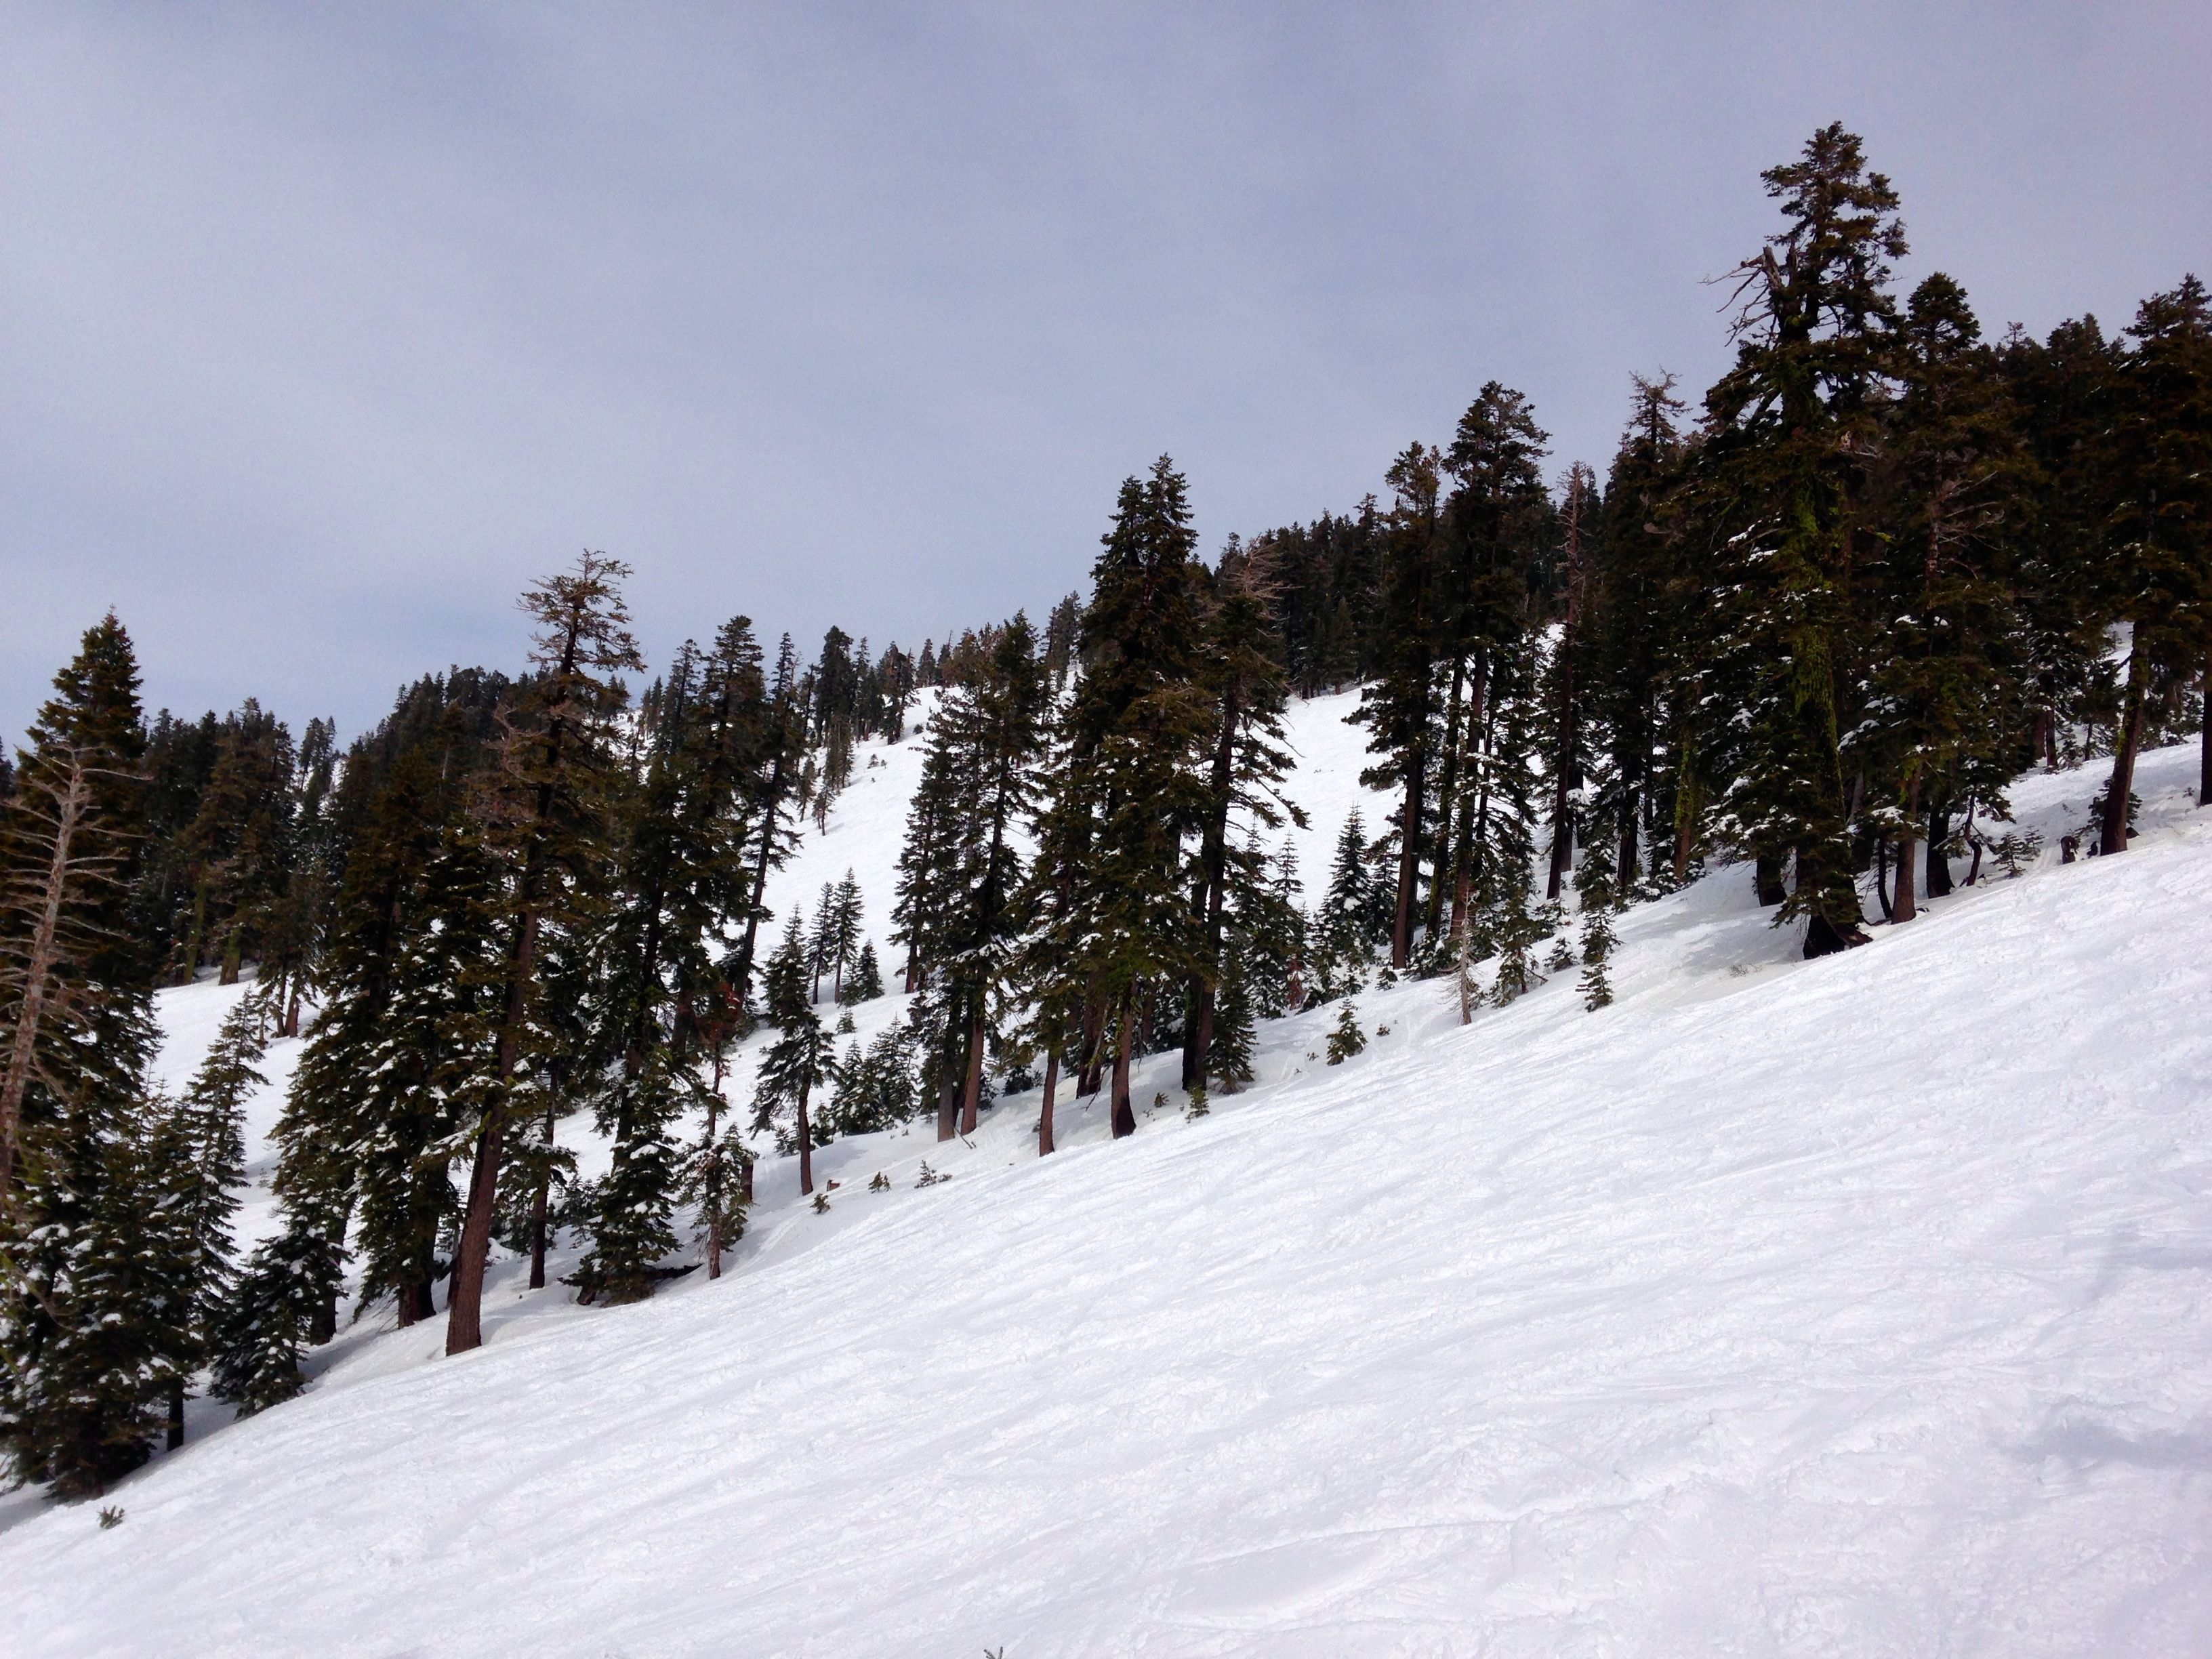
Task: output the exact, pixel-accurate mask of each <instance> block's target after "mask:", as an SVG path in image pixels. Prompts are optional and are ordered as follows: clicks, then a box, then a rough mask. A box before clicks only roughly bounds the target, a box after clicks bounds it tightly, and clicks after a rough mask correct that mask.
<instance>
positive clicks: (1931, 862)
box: [1928, 805, 1951, 898]
mask: <svg viewBox="0 0 2212 1659" xmlns="http://www.w3.org/2000/svg"><path fill="white" fill-rule="evenodd" d="M1950 839H1951V809H1950V808H1949V807H1948V805H1946V806H1936V807H1931V808H1930V809H1929V813H1928V896H1929V898H1948V897H1949V896H1951V855H1950V854H1948V853H1947V852H1945V851H1944V850H1943V846H1944V843H1945V842H1948V841H1949V840H1950Z"/></svg>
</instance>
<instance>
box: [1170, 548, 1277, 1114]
mask: <svg viewBox="0 0 2212 1659" xmlns="http://www.w3.org/2000/svg"><path fill="white" fill-rule="evenodd" d="M1269 588H1270V584H1269V581H1268V578H1267V571H1266V570H1265V569H1264V568H1257V567H1255V564H1254V562H1253V561H1252V559H1251V557H1250V556H1248V555H1246V554H1244V553H1243V552H1242V551H1241V550H1240V549H1238V548H1237V547H1236V546H1233V545H1232V547H1231V550H1229V552H1228V553H1226V554H1225V555H1224V556H1223V558H1222V565H1221V573H1220V579H1219V580H1218V583H1217V584H1216V589H1217V591H1216V593H1215V596H1214V605H1213V614H1212V618H1211V620H1210V623H1209V626H1208V628H1207V634H1206V653H1205V658H1204V667H1203V671H1202V678H1201V682H1200V689H1201V690H1202V691H1203V693H1204V695H1205V696H1206V697H1207V698H1209V699H1210V700H1211V701H1212V704H1213V732H1212V744H1211V747H1212V759H1211V764H1210V769H1209V771H1208V774H1207V777H1206V794H1205V798H1204V801H1203V804H1202V810H1201V815H1200V819H1199V823H1198V826H1197V828H1198V846H1197V849H1196V852H1197V857H1196V859H1195V860H1194V870H1193V877H1194V900H1193V909H1194V912H1195V914H1196V919H1197V921H1198V927H1199V952H1200V959H1201V961H1202V962H1203V963H1204V964H1205V966H1204V968H1203V969H1202V970H1201V971H1200V973H1198V974H1196V975H1193V976H1192V979H1191V981H1190V984H1189V989H1188V1007H1187V1010H1186V1012H1185V1016H1184V1036H1183V1087H1184V1088H1186V1089H1188V1088H1192V1087H1202V1086H1203V1085H1204V1084H1205V1081H1206V1078H1207V1077H1208V1076H1210V1075H1212V1074H1213V1072H1214V1068H1213V1067H1212V1064H1211V1061H1210V1060H1209V1058H1208V1050H1209V1049H1210V1048H1212V1042H1213V1032H1214V1023H1215V1017H1216V1012H1217V1004H1218V997H1219V994H1220V986H1221V983H1222V981H1223V980H1224V979H1225V976H1226V975H1227V974H1228V972H1229V957H1230V955H1231V940H1230V939H1229V930H1230V926H1231V913H1232V911H1236V912H1244V913H1249V912H1251V911H1253V910H1254V909H1255V908H1258V907H1259V906H1260V905H1261V904H1262V903H1264V902H1266V895H1267V879H1268V876H1269V871H1268V869H1267V860H1266V857H1265V855H1264V854H1262V853H1261V852H1260V850H1259V845H1258V842H1257V839H1256V837H1257V835H1258V832H1259V831H1260V830H1261V829H1263V828H1264V829H1281V828H1282V827H1283V824H1284V823H1285V821H1286V820H1287V821H1289V822H1291V823H1296V824H1297V827H1298V828H1300V829H1304V828H1305V827H1306V816H1305V813H1304V811H1303V810H1302V809H1301V808H1299V807H1298V806H1297V805H1295V804H1293V803H1292V802H1291V801H1290V800H1289V799H1287V798H1286V797H1285V794H1284V793H1283V780H1284V777H1285V774H1287V773H1288V772H1289V770H1290V769H1291V754H1290V751H1289V750H1288V749H1286V748H1285V746H1284V736H1283V709H1284V707H1285V702H1287V699H1288V692H1287V690H1286V687H1285V679H1284V675H1283V671H1282V670H1281V668H1280V667H1279V666H1278V665H1277V664H1276V662H1275V659H1274V657H1273V645H1274V639H1273V635H1274V632H1275V626H1274V620H1273V617H1272V616H1271V614H1270V612H1269V609H1268V593H1269ZM1240 823H1241V825H1242V826H1243V828H1244V829H1246V830H1247V831H1248V832H1249V833H1248V834H1247V835H1245V836H1238V835H1237V834H1236V829H1237V826H1238V825H1239V824H1240ZM1247 1000H1248V1005H1249V996H1248V999H1247ZM1246 1017H1247V1018H1249V1006H1248V1008H1247V1010H1246Z"/></svg>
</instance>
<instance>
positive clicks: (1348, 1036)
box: [1328, 1001, 1367, 1066]
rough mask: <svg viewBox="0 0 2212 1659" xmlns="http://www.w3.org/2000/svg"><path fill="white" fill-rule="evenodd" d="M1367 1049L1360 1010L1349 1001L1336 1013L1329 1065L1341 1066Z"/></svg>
mask: <svg viewBox="0 0 2212 1659" xmlns="http://www.w3.org/2000/svg"><path fill="white" fill-rule="evenodd" d="M1366 1047H1367V1036H1366V1034H1365V1033H1364V1032H1363V1031H1362V1030H1360V1029H1359V1010H1358V1008H1357V1007H1355V1006H1353V1005H1352V1003H1350V1002H1349V1001H1347V1002H1346V1004H1345V1005H1344V1006H1342V1007H1341V1008H1340V1009H1338V1010H1337V1011H1336V1024H1335V1025H1334V1026H1333V1027H1331V1028H1330V1030H1329V1034H1328V1063H1329V1064H1330V1065H1332V1066H1341V1065H1343V1064H1344V1062H1345V1061H1346V1060H1349V1059H1351V1058H1352V1055H1354V1054H1358V1053H1359V1052H1360V1051H1361V1050H1363V1049H1364V1048H1366Z"/></svg>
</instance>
